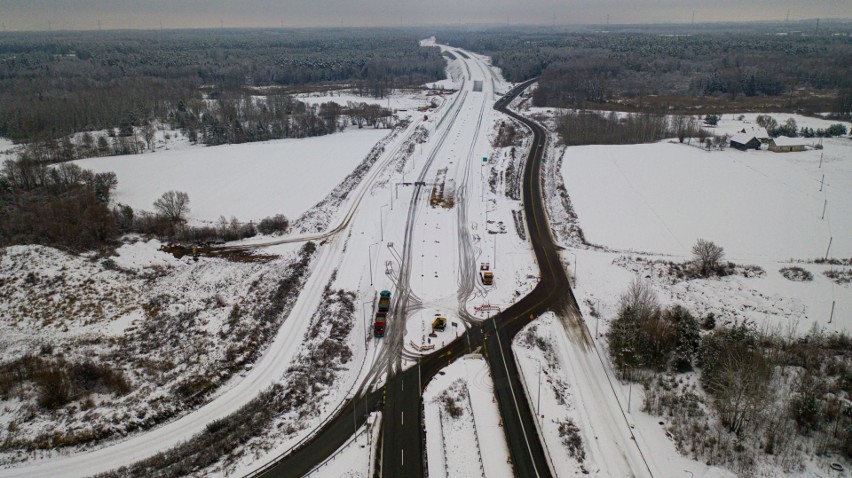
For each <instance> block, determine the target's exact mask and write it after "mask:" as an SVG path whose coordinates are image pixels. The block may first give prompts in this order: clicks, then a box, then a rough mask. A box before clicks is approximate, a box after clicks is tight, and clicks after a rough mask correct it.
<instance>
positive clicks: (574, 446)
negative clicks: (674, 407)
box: [512, 313, 735, 478]
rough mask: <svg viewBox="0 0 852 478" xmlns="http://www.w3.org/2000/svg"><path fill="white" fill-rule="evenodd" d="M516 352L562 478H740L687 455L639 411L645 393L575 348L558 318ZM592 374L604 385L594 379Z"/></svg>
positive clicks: (542, 324) (524, 339) (550, 317)
mask: <svg viewBox="0 0 852 478" xmlns="http://www.w3.org/2000/svg"><path fill="white" fill-rule="evenodd" d="M512 348H513V350H514V351H515V354H516V360H517V362H518V364H519V365H520V369H521V376H522V379H523V380H524V383H525V391H526V395H527V397H528V398H529V400H530V403H531V404H532V406H533V409H534V410H538V416H537V417H536V418H537V420H538V423H537V426H538V428H539V430H540V433H541V435H542V436H543V437H544V445H545V446H546V448H547V451H548V453H549V454H550V455H551V457H552V460H551V462H552V464H553V466H554V468H555V469H556V474H557V476H560V477H568V476H595V477H602V478H603V477H613V476H665V477H670V476H671V477H677V476H684V474H685V470H688V473H690V474H692V476H697V477H701V478H711V477H712V478H732V477H734V476H735V475H733V474H731V473H729V472H727V471H725V470H722V469H719V468H716V467H708V466H707V465H705V464H703V463H699V462H696V461H693V460H690V459H688V458H684V457H682V456H679V455H678V453H677V450H676V449H675V446H674V444H673V443H672V441H671V439H669V438H668V437H667V436H666V434H665V429H664V427H662V426H661V424H663V423H664V422H660V420H659V419H657V418H656V417H653V416H650V415H648V414H645V413H642V412H639V409H640V408H641V393H640V390H639V389H640V388H641V387H639V386H636V387H635V389H634V387H630V386H628V385H625V384H621V383H619V382H618V381H617V380H616V379H615V378H614V376H613V374H612V371H611V370H610V368H609V363H608V361H607V362H604V361H602V360H601V359H600V358H599V355H598V351H596V350H594V349H589V350H584V348H583V347H579V346H577V344H575V343H572V342H571V340H570V339H569V338H568V336H567V335H566V333H565V329H564V328H563V324H562V323H561V322H560V319H559V318H557V317H556V316H555V315H554V314H551V313H548V314H544V315H542V316H541V317H539V318H538V320H536V321H535V322H533V323H531V324H530V325H528V326H527V327H526V328H525V329H524V330H523V331H522V332H521V333H520V334H518V336H517V337H516V338H515V340H514V343H513V345H512ZM604 360H606V359H604ZM590 371H592V373H593V374H594V376H595V377H596V378H597V380H594V381H590V380H588V377H587V376H585V374H587V373H590ZM628 409H629V410H628ZM658 422H660V423H658ZM649 470H650V471H651V472H652V473H653V474H652V475H649Z"/></svg>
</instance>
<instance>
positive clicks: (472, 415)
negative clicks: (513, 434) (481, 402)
mask: <svg viewBox="0 0 852 478" xmlns="http://www.w3.org/2000/svg"><path fill="white" fill-rule="evenodd" d="M464 391H465V394H466V395H467V406H468V407H470V418H471V419H473V436H474V437H476V454H477V455H478V456H479V471H481V472H482V476H483V478H485V463H483V462H482V446H480V443H479V428H477V427H476V414H475V413H473V401H472V400H471V399H470V387H468V386H467V384H465V386H464Z"/></svg>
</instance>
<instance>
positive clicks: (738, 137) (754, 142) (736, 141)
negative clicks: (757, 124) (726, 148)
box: [731, 132, 761, 151]
mask: <svg viewBox="0 0 852 478" xmlns="http://www.w3.org/2000/svg"><path fill="white" fill-rule="evenodd" d="M760 144H761V143H760V140H759V139H757V138H756V137H755V136H754V134H752V133H742V132H740V133H737V134H735V135H733V136H732V137H731V147H732V148H737V149H738V150H740V151H745V150H747V149H760Z"/></svg>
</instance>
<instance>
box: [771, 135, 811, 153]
mask: <svg viewBox="0 0 852 478" xmlns="http://www.w3.org/2000/svg"><path fill="white" fill-rule="evenodd" d="M769 150H770V151H773V152H775V153H789V152H791V151H804V150H805V140H804V139H803V138H788V137H787V136H779V137H777V138H775V139H773V140H772V141H770V142H769Z"/></svg>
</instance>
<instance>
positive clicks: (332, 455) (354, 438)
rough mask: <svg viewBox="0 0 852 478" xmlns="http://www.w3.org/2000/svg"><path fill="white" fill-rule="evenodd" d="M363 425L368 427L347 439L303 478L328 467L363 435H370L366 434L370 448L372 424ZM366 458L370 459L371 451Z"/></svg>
mask: <svg viewBox="0 0 852 478" xmlns="http://www.w3.org/2000/svg"><path fill="white" fill-rule="evenodd" d="M365 425H368V426H364V427H363V428H362V429H361V430H359V431H358V433H356V434H355V435H352V436H351V437H349V440H347V441H346V443H344V444H343V445H342V446H341V447H340V448H338V449H337V451H335V452H334V453H332V454H331V456H329V457H328V458H326V459H325V460H323V462H322V463H320V464H319V465H317V466H315V467H313V469H311V471H309V472H307V473H306V474H305V476H306V477H307V476H311V475H313V474H314V473H318V472H319V470H320V468H322V467H324V466H326V465H328V464H329V463H331V462H332V461H334V459H335V458H337V455H340V454H341V453H343V452H344V451H346V449H347V448H349V445H351V444H352V443H353V442H354V441H355V440H357V439H358V438H359V437H360V436H361V435H363V434H364V433H367V432H370V433H368V434H367V437H368V442H367V446H370V447H372V437H373V433H372V431H373V424H366V423H365ZM368 456H370V457H371V456H372V451H371V452H370V453H368ZM368 460H369V458H368ZM367 467H368V468H369V463H368V465H367Z"/></svg>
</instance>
